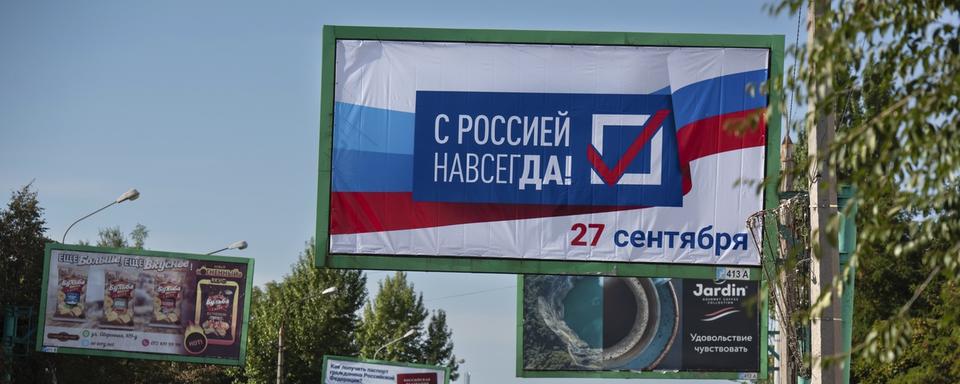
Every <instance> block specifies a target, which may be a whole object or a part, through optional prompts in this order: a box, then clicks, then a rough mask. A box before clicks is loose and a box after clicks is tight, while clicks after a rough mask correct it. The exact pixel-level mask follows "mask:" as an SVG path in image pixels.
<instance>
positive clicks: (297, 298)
mask: <svg viewBox="0 0 960 384" xmlns="http://www.w3.org/2000/svg"><path fill="white" fill-rule="evenodd" d="M313 260H314V243H313V240H311V241H310V242H308V243H307V245H306V248H305V250H304V252H303V253H302V254H301V255H300V259H299V260H298V261H297V263H296V264H294V266H293V271H292V272H291V274H290V275H288V276H286V277H284V278H283V280H282V281H281V282H269V283H267V284H266V285H265V286H264V287H263V289H260V288H254V290H253V295H252V297H251V311H250V317H251V318H250V330H249V333H248V338H249V340H248V343H247V345H248V348H247V363H246V366H245V367H244V369H243V372H240V373H238V374H239V375H241V376H242V377H243V378H246V379H247V381H248V382H250V383H269V382H272V381H273V380H274V379H275V378H276V368H277V330H278V329H279V327H280V324H281V322H282V323H284V346H285V347H284V349H285V353H284V371H285V372H286V375H285V378H286V380H288V381H289V382H293V383H307V382H320V378H321V376H322V369H323V366H322V359H321V357H322V356H323V355H342V356H352V355H356V354H357V352H358V346H357V344H356V343H355V342H354V340H355V339H356V336H355V334H354V332H355V330H356V329H357V327H358V326H359V323H360V318H359V316H358V315H357V312H358V311H359V310H360V307H361V306H362V305H363V302H364V300H365V299H366V294H367V293H366V277H365V276H364V275H363V274H362V273H361V272H360V271H356V270H333V269H318V268H315V267H314V266H313ZM328 287H337V290H336V292H335V293H333V294H330V295H320V292H321V291H323V290H324V289H326V288H328Z"/></svg>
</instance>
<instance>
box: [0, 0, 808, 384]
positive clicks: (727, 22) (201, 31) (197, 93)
mask: <svg viewBox="0 0 960 384" xmlns="http://www.w3.org/2000/svg"><path fill="white" fill-rule="evenodd" d="M763 4H764V3H763V2H756V1H734V2H729V1H728V2H720V1H703V2H695V1H664V2H649V1H638V0H633V1H597V2H588V1H516V0H513V1H502V0H488V1H482V2H480V1H474V2H466V1H454V0H447V1H427V0H409V1H382V2H381V1H364V0H355V1H350V2H333V1H284V2H254V1H210V2H193V1H166V2H158V3H153V4H147V3H139V2H136V3H135V2H127V1H100V2H76V1H62V2H50V1H3V2H0V191H2V192H4V193H8V192H10V191H13V190H15V189H18V188H19V187H20V186H22V185H24V184H27V183H29V182H31V181H33V185H34V187H35V188H36V189H37V190H38V191H39V193H40V200H41V203H42V205H43V206H44V207H45V208H46V214H45V217H46V219H47V223H48V227H49V232H48V236H50V237H52V238H57V239H59V238H60V236H61V235H62V234H63V231H64V229H66V227H67V226H68V225H69V224H70V223H71V222H72V221H73V220H74V219H76V218H78V217H80V216H82V215H84V214H86V213H88V212H90V211H92V210H94V209H96V208H98V207H100V206H102V205H104V204H106V203H107V202H109V201H111V200H112V199H114V198H116V197H117V196H118V195H120V194H121V193H123V192H124V191H126V190H127V189H129V188H137V189H139V190H140V192H141V193H142V196H141V198H140V200H137V201H135V202H132V203H124V204H122V205H120V206H117V207H113V208H111V209H110V210H108V211H105V212H103V213H101V214H99V215H97V216H94V217H92V218H90V219H88V220H87V221H85V222H83V223H81V224H79V225H78V226H77V227H75V228H74V229H73V230H72V231H71V232H70V236H69V238H68V239H67V241H68V242H77V241H78V240H81V239H88V240H91V239H94V238H96V233H97V230H98V228H103V227H107V226H116V225H119V226H120V227H121V229H123V230H124V231H127V232H129V230H130V229H132V228H133V226H134V225H135V224H136V223H142V224H144V225H146V226H147V227H148V228H149V229H150V237H149V239H148V241H147V247H148V248H150V249H158V250H169V251H179V252H193V253H205V252H208V251H211V250H214V249H218V248H221V247H223V246H225V245H226V244H229V243H231V242H233V241H235V240H241V239H243V240H247V241H248V242H249V243H250V248H248V249H247V250H244V251H239V252H233V253H232V254H233V255H237V256H246V257H253V258H255V259H256V261H257V264H256V275H255V281H256V283H257V284H262V283H264V282H266V281H270V280H276V279H279V278H281V277H282V276H283V275H284V274H285V273H286V272H287V271H288V269H289V266H290V264H291V263H293V262H294V261H295V260H296V258H297V255H298V254H299V253H300V252H301V251H302V250H303V247H304V243H305V242H306V241H307V240H308V239H309V238H310V236H312V234H313V233H314V227H315V219H316V218H315V216H316V182H317V181H316V178H317V156H318V128H317V127H318V120H319V119H318V116H319V114H320V110H319V105H320V101H319V93H320V61H321V49H320V46H321V32H322V29H323V25H324V24H339V25H370V26H405V27H451V28H493V29H537V30H544V29H546V30H588V31H635V32H688V33H744V34H782V35H785V36H786V39H787V42H788V44H790V43H792V42H793V40H794V39H795V34H796V28H797V20H796V18H795V17H794V18H789V17H783V16H782V17H780V18H773V17H771V16H769V15H768V13H767V12H766V11H765V10H763ZM383 276H385V273H383V272H374V273H371V274H370V286H369V288H370V291H371V294H372V293H374V292H375V289H376V281H378V280H379V279H381V278H382V277H383ZM411 276H412V277H413V281H414V283H415V284H416V287H417V288H418V289H420V290H422V291H423V294H424V298H425V300H426V303H427V305H428V306H429V307H430V308H434V309H435V308H443V309H445V310H447V312H448V313H449V321H450V324H451V326H452V328H453V330H454V341H455V343H456V354H457V355H458V356H459V357H463V358H466V359H467V360H468V363H467V364H466V366H465V367H464V368H465V370H466V371H470V372H471V373H472V376H473V383H527V382H551V383H561V382H568V381H563V380H550V379H541V380H533V379H530V380H522V379H516V378H514V377H513V376H514V366H513V364H514V351H515V345H514V343H515V310H516V306H515V298H516V293H515V288H512V286H514V285H515V284H516V277H515V276H512V275H471V274H449V273H429V274H428V273H412V274H411ZM476 291H485V292H483V293H479V294H474V295H467V296H459V297H449V296H451V295H457V294H460V293H470V292H476ZM569 382H573V381H569ZM576 382H578V383H586V382H591V381H576Z"/></svg>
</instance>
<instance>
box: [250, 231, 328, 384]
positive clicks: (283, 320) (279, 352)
mask: <svg viewBox="0 0 960 384" xmlns="http://www.w3.org/2000/svg"><path fill="white" fill-rule="evenodd" d="M244 245H246V243H244ZM241 249H242V248H241ZM336 291H337V287H336V286H332V287H328V288H327V289H324V290H322V291H320V294H318V295H312V296H307V297H304V298H302V299H300V300H298V301H297V302H300V301H306V300H310V299H315V298H317V297H320V296H324V295H329V294H331V293H334V292H336ZM292 307H293V306H292V305H288V306H286V307H284V312H283V317H281V318H280V328H279V329H278V330H277V384H283V328H284V326H285V325H286V323H287V317H288V315H289V311H290V308H292Z"/></svg>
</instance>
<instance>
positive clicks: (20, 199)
mask: <svg viewBox="0 0 960 384" xmlns="http://www.w3.org/2000/svg"><path fill="white" fill-rule="evenodd" d="M44 225H46V222H45V221H44V220H43V208H41V207H40V202H39V201H38V200H37V192H36V191H34V190H32V189H31V187H30V185H26V186H24V187H23V188H21V189H19V190H17V191H15V192H13V194H12V196H11V197H10V202H9V203H8V204H7V208H6V209H0V305H36V303H37V299H38V298H39V297H40V282H41V280H42V279H43V247H44V244H45V243H46V242H47V241H49V240H47V239H46V237H45V236H44V232H46V230H47V228H46V227H45V226H44Z"/></svg>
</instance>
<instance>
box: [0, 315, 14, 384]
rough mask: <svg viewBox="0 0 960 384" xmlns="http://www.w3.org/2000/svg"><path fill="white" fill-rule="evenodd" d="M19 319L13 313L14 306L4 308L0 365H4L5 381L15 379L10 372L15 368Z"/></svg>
mask: <svg viewBox="0 0 960 384" xmlns="http://www.w3.org/2000/svg"><path fill="white" fill-rule="evenodd" d="M16 325H17V319H16V317H14V315H13V307H8V308H4V310H3V353H2V354H0V359H3V360H4V361H0V365H3V366H4V367H5V368H4V369H3V383H9V382H11V381H12V380H13V377H11V374H10V372H11V371H12V370H13V338H14V336H15V333H16V328H15V326H16Z"/></svg>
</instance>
